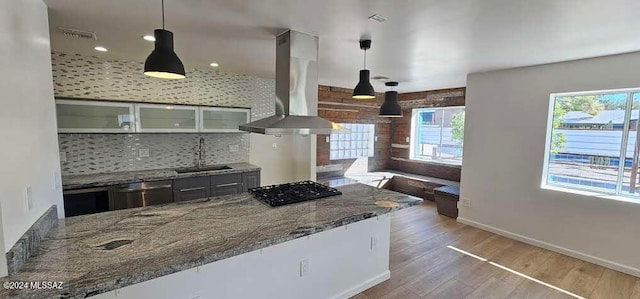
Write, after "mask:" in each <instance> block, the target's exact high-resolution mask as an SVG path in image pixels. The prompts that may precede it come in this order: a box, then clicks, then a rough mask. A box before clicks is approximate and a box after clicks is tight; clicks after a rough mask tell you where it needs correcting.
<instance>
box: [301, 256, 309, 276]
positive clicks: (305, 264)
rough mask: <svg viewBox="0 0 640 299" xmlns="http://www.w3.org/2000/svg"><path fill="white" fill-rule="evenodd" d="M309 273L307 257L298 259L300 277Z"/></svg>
mask: <svg viewBox="0 0 640 299" xmlns="http://www.w3.org/2000/svg"><path fill="white" fill-rule="evenodd" d="M307 274H309V259H304V260H301V261H300V277H304V276H305V275H307Z"/></svg>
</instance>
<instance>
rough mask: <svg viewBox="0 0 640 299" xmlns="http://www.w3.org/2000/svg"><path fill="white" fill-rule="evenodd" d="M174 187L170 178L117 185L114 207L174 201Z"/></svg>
mask: <svg viewBox="0 0 640 299" xmlns="http://www.w3.org/2000/svg"><path fill="white" fill-rule="evenodd" d="M172 187H173V186H172V183H171V181H170V180H167V181H157V182H142V183H131V184H123V185H119V186H116V188H115V190H114V192H113V209H114V210H122V209H129V208H137V207H146V206H151V205H158V204H163V203H170V202H173V190H172V189H173V188H172Z"/></svg>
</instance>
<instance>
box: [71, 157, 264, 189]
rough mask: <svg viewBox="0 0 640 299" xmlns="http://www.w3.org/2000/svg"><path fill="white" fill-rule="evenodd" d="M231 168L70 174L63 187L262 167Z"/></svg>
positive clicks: (238, 171) (251, 169)
mask: <svg viewBox="0 0 640 299" xmlns="http://www.w3.org/2000/svg"><path fill="white" fill-rule="evenodd" d="M224 165H227V166H229V167H231V169H222V170H211V171H200V172H190V173H177V172H176V169H175V168H170V169H154V170H138V171H124V172H111V173H96V174H80V175H69V176H63V177H62V188H64V189H65V190H68V189H80V188H91V187H101V186H110V185H118V184H127V183H137V182H151V181H160V180H171V179H178V178H188V177H196V176H204V175H216V174H229V173H240V172H249V171H258V170H260V167H258V166H255V165H252V164H249V163H229V164H224Z"/></svg>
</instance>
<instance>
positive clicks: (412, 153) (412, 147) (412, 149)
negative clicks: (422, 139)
mask: <svg viewBox="0 0 640 299" xmlns="http://www.w3.org/2000/svg"><path fill="white" fill-rule="evenodd" d="M459 108H463V109H464V110H465V111H466V106H464V105H458V106H444V107H421V108H413V109H411V132H410V134H409V160H411V161H415V162H418V163H427V164H437V165H445V166H453V167H461V166H462V162H463V161H464V150H463V154H462V156H463V157H462V160H461V161H460V163H458V162H453V161H442V160H432V159H420V158H417V156H416V144H415V143H416V138H415V136H417V135H416V134H417V133H418V132H417V130H418V115H419V114H420V113H421V112H420V111H421V110H428V109H432V110H447V109H459ZM416 111H418V113H416ZM465 117H466V116H465ZM434 119H435V113H434ZM440 134H441V136H442V127H441V128H440ZM441 142H442V141H441Z"/></svg>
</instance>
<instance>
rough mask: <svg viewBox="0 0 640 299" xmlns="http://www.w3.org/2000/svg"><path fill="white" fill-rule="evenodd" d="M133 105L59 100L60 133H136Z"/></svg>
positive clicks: (57, 104) (57, 103)
mask: <svg viewBox="0 0 640 299" xmlns="http://www.w3.org/2000/svg"><path fill="white" fill-rule="evenodd" d="M133 107H134V105H133V104H128V103H115V102H99V101H76V100H57V101H56V114H57V120H58V132H59V133H129V132H133V131H134V116H133V113H134V111H133Z"/></svg>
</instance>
